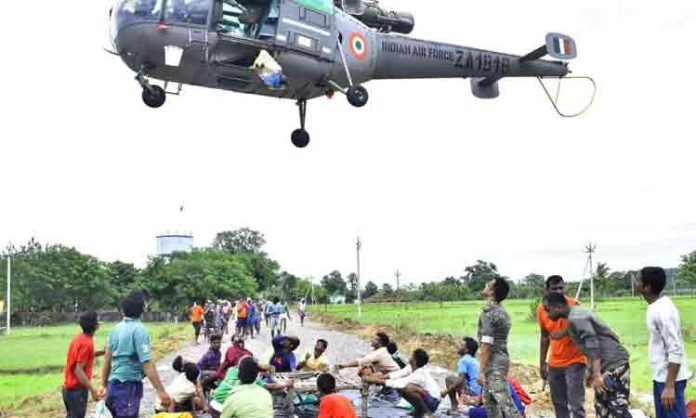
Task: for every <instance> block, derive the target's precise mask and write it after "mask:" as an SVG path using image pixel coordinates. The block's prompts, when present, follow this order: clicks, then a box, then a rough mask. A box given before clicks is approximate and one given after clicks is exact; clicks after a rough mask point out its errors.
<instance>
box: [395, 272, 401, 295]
mask: <svg viewBox="0 0 696 418" xmlns="http://www.w3.org/2000/svg"><path fill="white" fill-rule="evenodd" d="M394 276H396V300H397V301H398V302H401V292H400V291H399V278H400V277H401V272H400V271H399V269H396V273H394Z"/></svg>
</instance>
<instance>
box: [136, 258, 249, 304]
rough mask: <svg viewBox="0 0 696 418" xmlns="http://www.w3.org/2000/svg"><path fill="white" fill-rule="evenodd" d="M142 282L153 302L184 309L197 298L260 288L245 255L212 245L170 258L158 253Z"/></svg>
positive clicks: (235, 295)
mask: <svg viewBox="0 0 696 418" xmlns="http://www.w3.org/2000/svg"><path fill="white" fill-rule="evenodd" d="M140 284H141V285H142V286H143V287H144V288H145V289H147V290H148V292H149V293H150V295H151V299H152V301H153V302H152V304H154V305H156V307H159V308H162V309H166V310H176V309H184V308H185V307H187V306H190V305H191V303H192V302H193V301H194V300H197V299H217V298H229V299H238V298H241V297H249V296H254V295H255V293H256V291H257V284H256V280H255V279H254V276H253V273H252V271H251V270H250V269H249V266H248V264H247V263H246V260H245V259H244V258H243V257H242V256H240V255H238V254H230V253H228V252H225V251H222V250H217V249H213V248H207V249H195V250H193V251H192V252H190V253H183V252H182V253H174V254H172V255H171V256H170V257H169V260H168V261H165V260H164V259H163V258H162V257H155V258H153V259H151V260H150V262H149V263H148V265H147V267H145V269H144V270H143V272H142V274H141V280H140Z"/></svg>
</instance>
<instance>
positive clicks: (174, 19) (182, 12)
mask: <svg viewBox="0 0 696 418" xmlns="http://www.w3.org/2000/svg"><path fill="white" fill-rule="evenodd" d="M210 5H211V0H167V6H166V9H165V12H164V20H165V21H166V22H169V23H186V24H192V25H205V24H207V23H208V12H209V10H210Z"/></svg>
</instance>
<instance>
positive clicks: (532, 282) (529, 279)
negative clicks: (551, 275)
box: [523, 273, 546, 291]
mask: <svg viewBox="0 0 696 418" xmlns="http://www.w3.org/2000/svg"><path fill="white" fill-rule="evenodd" d="M523 283H524V285H525V286H529V287H533V288H535V289H537V290H539V291H541V290H544V288H545V287H546V279H545V278H544V276H542V275H541V274H537V273H529V274H528V275H526V276H525V278H524V281H523Z"/></svg>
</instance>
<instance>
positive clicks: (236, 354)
mask: <svg viewBox="0 0 696 418" xmlns="http://www.w3.org/2000/svg"><path fill="white" fill-rule="evenodd" d="M244 356H251V357H254V354H253V353H252V352H251V351H249V350H247V349H246V348H244V338H243V337H242V336H241V335H233V336H232V345H231V346H230V348H228V349H227V352H226V353H225V358H224V359H223V361H222V364H221V365H220V367H219V368H218V370H217V377H218V379H224V378H225V375H226V374H227V369H229V368H230V367H236V366H237V365H238V364H239V360H241V359H242V357H244Z"/></svg>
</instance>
